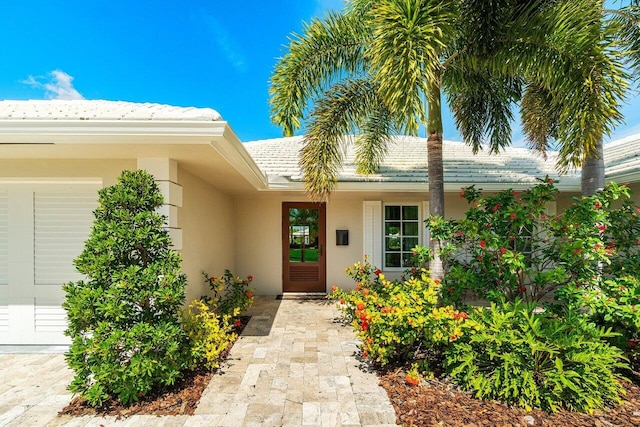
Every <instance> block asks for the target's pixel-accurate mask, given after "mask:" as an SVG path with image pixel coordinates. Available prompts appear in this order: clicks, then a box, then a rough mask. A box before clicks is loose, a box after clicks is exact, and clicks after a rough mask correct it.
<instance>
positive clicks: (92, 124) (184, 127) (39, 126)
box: [0, 120, 227, 144]
mask: <svg viewBox="0 0 640 427" xmlns="http://www.w3.org/2000/svg"><path fill="white" fill-rule="evenodd" d="M226 127H227V122H223V121H218V122H213V121H211V122H207V121H169V120H147V121H142V120H0V138H2V140H3V142H10V137H18V138H19V141H20V143H29V142H32V143H42V137H49V138H51V139H52V140H53V142H54V143H56V144H65V143H67V144H75V143H82V144H91V143H95V142H100V143H101V142H102V141H92V140H91V137H92V136H93V137H98V136H100V137H104V136H109V137H113V138H117V137H118V136H123V137H125V136H126V137H132V136H156V137H157V136H161V137H181V138H184V143H190V144H192V143H193V141H190V140H189V139H191V138H207V137H208V138H210V137H212V136H222V135H223V134H224V130H225V128H226ZM60 136H62V137H65V139H58V138H56V137H60ZM75 136H77V137H82V139H80V140H77V139H74V138H72V137H75ZM29 137H34V140H33V141H30V140H29ZM173 143H180V141H179V140H177V141H174V142H173Z"/></svg>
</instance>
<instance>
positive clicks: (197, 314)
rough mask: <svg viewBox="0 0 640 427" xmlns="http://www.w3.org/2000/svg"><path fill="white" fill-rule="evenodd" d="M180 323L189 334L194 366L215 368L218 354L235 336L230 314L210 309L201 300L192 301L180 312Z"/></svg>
mask: <svg viewBox="0 0 640 427" xmlns="http://www.w3.org/2000/svg"><path fill="white" fill-rule="evenodd" d="M182 325H183V327H184V330H185V331H186V332H187V335H189V339H190V342H191V354H192V359H193V362H194V367H195V366H196V365H202V366H204V367H205V368H207V369H213V368H217V367H218V366H219V362H220V354H221V353H222V352H223V351H224V350H225V349H226V348H227V347H228V346H229V344H231V343H232V342H234V341H235V339H236V338H237V336H236V334H235V333H233V326H234V325H233V324H232V322H231V316H230V315H229V314H217V313H215V312H213V311H211V309H210V308H209V306H208V305H207V304H206V303H205V302H203V301H201V300H194V301H192V302H191V304H189V308H188V309H187V310H185V311H184V312H183V313H182Z"/></svg>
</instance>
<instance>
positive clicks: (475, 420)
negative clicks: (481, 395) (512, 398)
mask: <svg viewBox="0 0 640 427" xmlns="http://www.w3.org/2000/svg"><path fill="white" fill-rule="evenodd" d="M380 384H381V385H382V386H383V387H384V388H385V389H386V390H387V394H388V396H389V399H390V400H391V403H392V404H393V407H394V408H395V410H396V414H397V422H398V424H402V425H405V426H467V427H473V426H531V425H533V426H563V427H564V426H569V427H573V426H575V427H588V426H595V427H605V426H606V427H609V426H640V387H639V386H638V385H637V384H634V383H633V382H626V383H625V384H624V387H625V389H626V391H627V394H626V395H625V396H624V402H623V403H622V404H621V405H618V406H616V407H613V408H610V409H608V410H606V411H602V412H595V413H594V414H592V415H590V414H581V413H575V412H568V411H559V412H557V413H555V414H547V413H546V412H543V411H540V410H533V411H529V412H527V411H526V410H524V409H521V408H518V407H513V406H509V405H505V404H502V403H498V402H495V401H483V400H479V399H476V398H474V397H473V396H472V395H471V394H470V393H466V392H463V391H460V390H459V389H458V388H457V387H456V386H454V385H452V384H449V383H447V382H443V381H439V380H430V381H422V382H421V384H420V385H418V386H411V385H409V384H407V383H406V382H405V373H404V372H402V371H401V370H396V371H393V372H387V373H383V374H382V375H381V377H380Z"/></svg>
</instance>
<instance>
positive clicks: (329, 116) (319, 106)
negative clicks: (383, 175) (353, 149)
mask: <svg viewBox="0 0 640 427" xmlns="http://www.w3.org/2000/svg"><path fill="white" fill-rule="evenodd" d="M376 105H379V100H378V98H377V85H376V84H375V83H374V82H373V81H372V80H371V79H345V80H344V81H342V82H339V83H337V84H335V85H334V86H332V87H331V89H330V90H328V91H327V92H326V93H325V94H324V96H322V97H321V98H319V99H318V100H317V103H316V105H315V107H314V109H313V111H312V113H311V117H310V123H309V127H308V132H307V134H306V136H305V137H304V146H303V148H302V150H301V151H300V162H299V163H300V167H301V169H302V172H303V179H304V182H305V188H306V190H307V193H308V195H309V196H310V198H312V199H314V200H325V199H327V197H328V195H329V193H330V192H331V191H333V190H334V189H335V185H336V182H337V179H338V173H339V169H340V166H341V164H342V162H343V159H344V151H345V149H346V147H345V142H346V139H345V138H346V135H349V134H351V133H353V132H355V131H356V130H357V129H358V128H359V127H360V126H361V125H362V124H363V123H366V121H367V118H368V116H369V113H370V112H371V111H372V106H376ZM375 109H377V110H383V108H382V107H378V108H375ZM374 157H375V156H374Z"/></svg>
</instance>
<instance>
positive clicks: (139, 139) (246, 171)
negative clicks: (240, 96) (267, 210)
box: [0, 119, 267, 190]
mask: <svg viewBox="0 0 640 427" xmlns="http://www.w3.org/2000/svg"><path fill="white" fill-rule="evenodd" d="M5 144H6V145H34V146H35V145H43V144H44V145H74V144H77V145H98V144H103V145H109V144H114V145H116V144H121V145H122V144H124V145H134V144H144V145H159V146H161V145H209V146H211V147H212V148H213V149H214V150H216V151H217V152H218V153H219V154H220V155H222V156H223V157H224V158H225V159H226V160H227V161H228V162H229V164H230V165H231V166H232V167H233V168H234V169H236V170H237V171H238V173H240V174H241V175H242V176H243V177H244V178H245V179H247V181H248V182H249V183H250V184H251V185H252V186H253V187H254V188H256V189H258V190H264V189H266V188H267V177H266V176H265V175H264V174H263V173H262V171H261V170H260V168H259V167H258V166H257V165H256V163H255V162H254V160H253V158H252V157H251V156H250V155H249V153H248V152H247V150H246V149H245V148H244V146H243V145H242V143H241V142H240V140H239V139H238V137H237V136H236V134H235V132H233V130H232V129H231V127H230V126H229V124H228V122H226V121H202V120H200V121H198V120H175V121H174V120H146V121H143V120H86V121H85V120H43V119H38V120H0V147H1V146H2V145H5Z"/></svg>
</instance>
